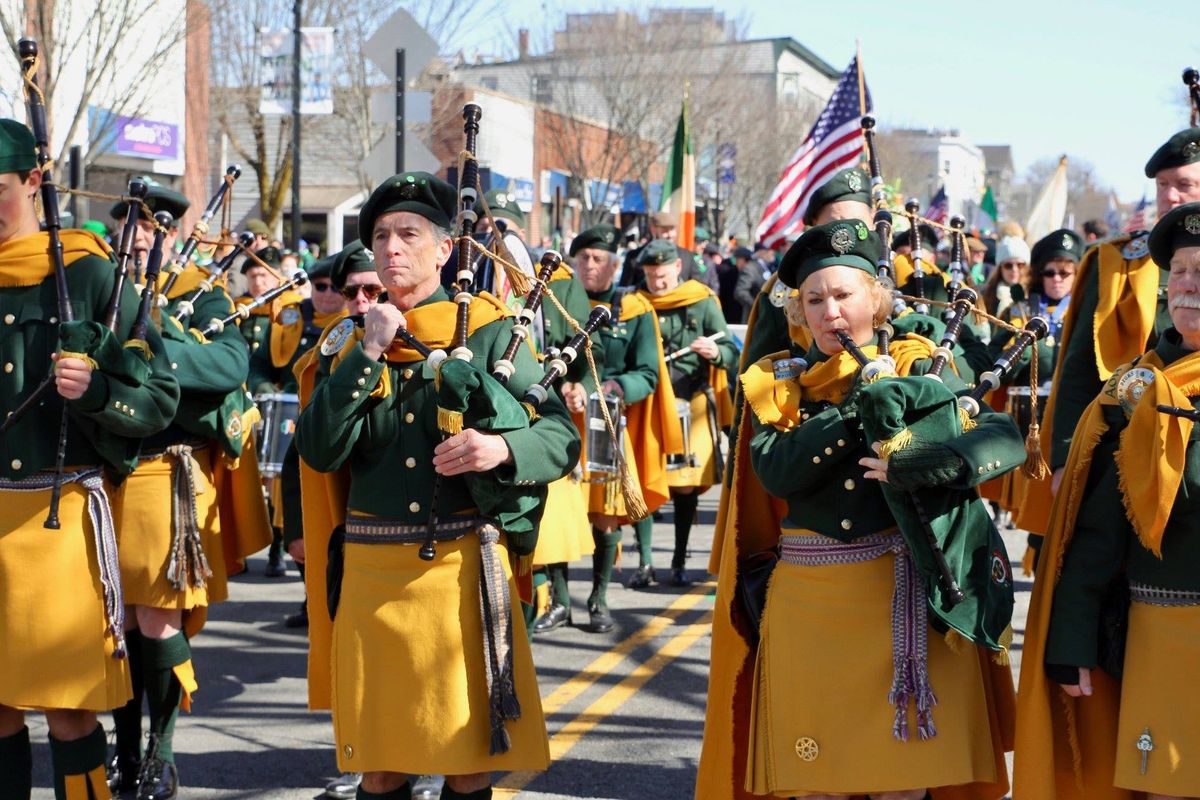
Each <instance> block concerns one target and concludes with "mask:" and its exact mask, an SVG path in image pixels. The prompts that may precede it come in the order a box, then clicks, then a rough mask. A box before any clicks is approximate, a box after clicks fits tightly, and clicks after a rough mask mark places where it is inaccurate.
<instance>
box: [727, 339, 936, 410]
mask: <svg viewBox="0 0 1200 800" xmlns="http://www.w3.org/2000/svg"><path fill="white" fill-rule="evenodd" d="M935 346H936V345H934V343H933V342H931V341H929V340H928V339H925V338H923V337H921V336H917V335H916V334H912V333H909V334H905V337H904V338H903V339H896V340H894V341H892V342H891V343H890V345H889V347H888V354H889V355H890V356H891V357H892V358H893V359H895V361H896V373H897V374H899V375H907V374H909V373H910V372H911V371H912V368H913V365H914V364H915V363H916V362H918V361H920V360H922V359H927V358H931V357H932V355H933V349H934V347H935ZM861 349H862V351H863V353H864V354H865V355H866V356H867V357H868V358H875V356H877V355H878V354H879V348H878V347H876V346H875V345H873V344H869V345H865V346H864V347H862V348H861ZM785 356H786V353H776V354H775V355H773V356H768V357H767V358H764V359H761V360H760V361H758V362H757V363H755V364H754V365H752V366H751V367H750V368H749V369H747V370H746V372H745V373H744V374H743V375H742V377H741V383H742V394H743V396H744V397H745V398H746V402H747V403H748V404H749V406H750V408H751V410H752V411H754V416H755V417H757V418H758V421H759V422H761V423H762V424H764V425H774V426H775V427H776V428H778V429H779V430H781V431H787V430H791V429H792V428H794V427H796V426H797V425H799V424H800V404H801V403H802V402H809V403H820V402H828V403H840V402H841V401H842V400H843V399H844V398H845V397H846V393H847V392H848V391H849V390H850V385H851V383H852V382H853V380H854V376H855V375H856V374H857V373H858V370H859V365H858V362H857V361H855V360H854V357H853V356H851V355H850V354H849V353H847V352H845V351H844V350H843V351H841V352H839V353H834V354H833V355H832V356H830V357H829V358H827V359H826V360H824V361H822V362H820V363H819V364H815V365H813V366H812V367H810V368H809V369H807V370H806V371H805V372H804V373H802V374H801V375H800V377H799V378H798V379H796V378H793V379H791V380H776V379H775V374H774V369H773V367H772V364H773V362H774V361H775V360H777V359H779V358H783V357H785Z"/></svg>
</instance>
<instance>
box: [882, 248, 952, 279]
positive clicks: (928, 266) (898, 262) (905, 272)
mask: <svg viewBox="0 0 1200 800" xmlns="http://www.w3.org/2000/svg"><path fill="white" fill-rule="evenodd" d="M926 252H928V251H926ZM892 264H893V267H892V268H893V269H894V270H895V273H896V285H897V286H903V285H904V284H906V283H908V282H909V280H910V279H911V278H912V276H913V272H914V270H913V262H912V256H908V255H904V254H903V253H901V254H900V255H898V256H896V257H895V259H893V261H892ZM921 270H922V271H923V272H924V273H925V274H926V275H940V276H941V277H942V282H943V283H945V284H946V285H947V286H949V285H950V276H949V275H947V274H946V273H944V272H942V271H941V269H939V268H938V265H937V264H936V263H935V262H933V261H931V260H930V259H929V258H922V259H921Z"/></svg>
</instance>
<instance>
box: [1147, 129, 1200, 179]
mask: <svg viewBox="0 0 1200 800" xmlns="http://www.w3.org/2000/svg"><path fill="white" fill-rule="evenodd" d="M1197 161H1200V128H1188V129H1187V130H1183V131H1180V132H1179V133H1177V134H1175V135H1174V136H1172V137H1171V138H1170V139H1167V142H1166V144H1164V145H1163V146H1162V147H1160V148H1158V149H1157V150H1155V151H1154V155H1152V156H1150V160H1149V161H1147V162H1146V177H1147V178H1153V177H1154V176H1155V175H1157V174H1158V173H1159V172H1160V171H1162V170H1164V169H1170V168H1171V167H1182V166H1183V165H1185V164H1195V163H1196V162H1197Z"/></svg>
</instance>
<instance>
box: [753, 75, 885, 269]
mask: <svg viewBox="0 0 1200 800" xmlns="http://www.w3.org/2000/svg"><path fill="white" fill-rule="evenodd" d="M863 86H864V88H865V86H866V82H865V81H864V82H863ZM864 94H865V99H866V108H860V107H859V98H858V58H857V56H856V57H855V58H854V59H853V60H851V62H850V66H849V67H847V68H846V71H845V72H843V73H842V78H841V80H839V81H838V85H837V88H836V89H834V90H833V97H831V98H829V104H828V105H827V106H825V110H824V111H822V112H821V116H819V117H817V122H816V124H815V125H813V129H812V130H811V131H809V133H808V136H807V137H805V139H804V142H803V143H802V144H801V145H800V149H799V150H797V151H796V153H795V155H793V156H792V159H791V161H789V162H788V165H787V166H786V167H784V170H783V175H781V176H780V178H779V185H778V186H776V187H775V190H774V191H773V192H771V199H770V200H768V201H767V208H766V210H765V211H764V212H763V216H762V221H761V222H759V223H758V228H757V230H756V231H755V236H756V237H757V238H758V240H759V241H761V242H763V243H764V244H765V245H766V246H767V247H771V248H774V247H778V246H779V245H781V244H783V243H784V242H786V241H787V240H788V238H789V237H791V236H793V235H795V234H796V233H799V232H800V231H801V230H802V229H803V227H804V225H803V223H802V222H801V217H802V216H803V214H804V209H805V207H806V206H807V205H808V199H809V197H811V196H812V193H813V192H814V191H815V190H816V189H817V188H819V187H820V186H821V184H823V183H825V181H827V180H829V179H830V178H831V177H832V176H833V174H834V173H835V172H837V171H838V170H840V169H845V168H846V167H849V166H853V165H854V164H855V163H857V162H858V161H859V159H860V158H861V157H862V152H863V139H862V123H861V122H860V120H861V117H862V116H863V114H866V113H867V112H869V111H870V110H871V92H870V91H869V90H865V91H864Z"/></svg>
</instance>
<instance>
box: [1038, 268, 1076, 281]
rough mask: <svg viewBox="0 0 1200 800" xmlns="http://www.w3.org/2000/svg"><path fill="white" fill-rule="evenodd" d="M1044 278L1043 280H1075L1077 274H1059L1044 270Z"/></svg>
mask: <svg viewBox="0 0 1200 800" xmlns="http://www.w3.org/2000/svg"><path fill="white" fill-rule="evenodd" d="M1042 277H1043V278H1063V279H1064V280H1065V279H1067V278H1074V277H1075V273H1074V272H1059V271H1058V270H1054V269H1047V270H1042Z"/></svg>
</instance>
